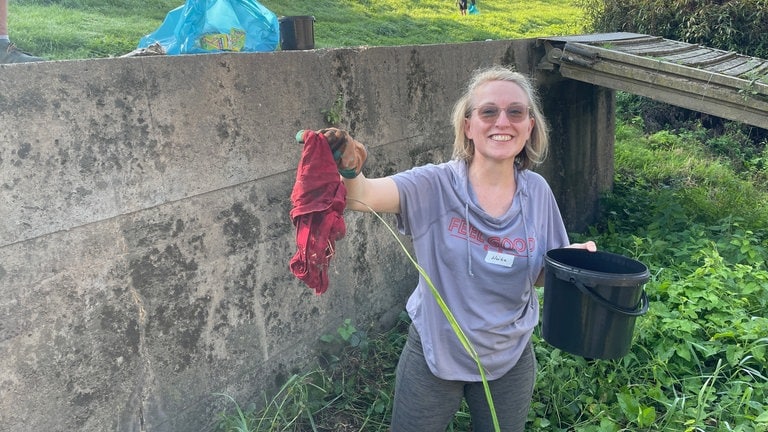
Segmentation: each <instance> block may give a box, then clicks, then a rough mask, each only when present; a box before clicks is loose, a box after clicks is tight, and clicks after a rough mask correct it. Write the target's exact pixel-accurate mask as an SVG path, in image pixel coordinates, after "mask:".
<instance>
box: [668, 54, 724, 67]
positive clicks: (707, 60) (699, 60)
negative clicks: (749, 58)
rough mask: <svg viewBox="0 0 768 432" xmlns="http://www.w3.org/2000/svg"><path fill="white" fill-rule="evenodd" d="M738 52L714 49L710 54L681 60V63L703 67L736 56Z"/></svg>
mask: <svg viewBox="0 0 768 432" xmlns="http://www.w3.org/2000/svg"><path fill="white" fill-rule="evenodd" d="M735 56H736V54H734V53H729V52H722V51H713V52H711V53H708V54H704V55H700V56H697V57H692V58H687V59H685V60H681V61H680V63H681V64H683V65H686V66H689V67H701V66H707V65H710V64H716V63H720V62H722V61H726V60H728V59H731V58H733V57H735Z"/></svg>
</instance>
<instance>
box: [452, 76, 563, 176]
mask: <svg viewBox="0 0 768 432" xmlns="http://www.w3.org/2000/svg"><path fill="white" fill-rule="evenodd" d="M492 81H508V82H512V83H515V84H517V85H518V86H519V87H520V88H521V89H522V90H523V92H524V93H525V94H526V96H527V97H528V103H529V105H530V108H529V109H530V115H531V116H532V117H533V119H534V126H533V130H532V131H531V137H530V138H529V139H528V141H527V142H526V143H525V147H524V148H523V151H521V152H520V154H519V155H517V157H516V158H515V164H516V165H517V167H518V168H520V169H521V170H525V169H530V168H533V167H534V166H536V165H538V164H540V163H542V162H543V161H544V159H545V158H546V155H547V149H548V147H549V127H548V125H547V120H546V119H545V118H544V115H543V114H542V113H541V108H540V106H539V105H540V102H539V96H538V94H537V93H536V89H535V88H534V87H533V85H532V84H531V82H530V80H529V79H528V78H527V77H526V76H525V75H523V74H521V73H519V72H515V71H513V70H511V69H508V68H506V67H503V66H498V65H497V66H491V67H488V68H483V69H478V70H476V71H475V72H474V73H473V74H472V77H471V78H470V80H469V84H468V85H467V88H466V90H465V91H464V94H463V95H462V96H461V97H460V98H459V100H458V101H456V104H455V105H454V107H453V114H452V115H451V119H452V122H453V129H454V141H453V158H454V159H459V160H464V161H467V162H470V161H472V157H473V156H474V154H475V144H474V143H473V142H472V140H470V139H468V138H467V136H466V134H465V128H464V123H465V119H468V118H469V117H470V116H471V115H472V109H473V108H474V107H473V106H472V96H473V95H474V92H475V90H477V88H478V87H480V86H481V85H483V84H485V83H488V82H492Z"/></svg>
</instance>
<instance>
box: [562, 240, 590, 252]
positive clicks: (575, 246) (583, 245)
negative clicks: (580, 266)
mask: <svg viewBox="0 0 768 432" xmlns="http://www.w3.org/2000/svg"><path fill="white" fill-rule="evenodd" d="M566 247H568V248H573V249H586V250H588V251H590V252H597V244H595V242H593V241H592V240H590V241H588V242H585V243H572V244H571V245H570V246H566Z"/></svg>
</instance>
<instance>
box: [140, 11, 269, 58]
mask: <svg viewBox="0 0 768 432" xmlns="http://www.w3.org/2000/svg"><path fill="white" fill-rule="evenodd" d="M154 43H159V44H160V45H161V46H162V47H163V49H164V50H165V53H166V54H169V55H174V54H195V53H214V52H228V51H236V52H237V51H246V52H248V51H259V52H266V51H274V50H276V49H277V46H278V44H279V43H280V24H279V23H278V20H277V15H275V14H274V13H273V12H272V11H270V10H269V9H267V8H265V7H264V6H262V5H261V4H260V3H259V2H257V1H256V0H187V1H186V3H185V4H184V5H182V6H179V7H177V8H176V9H173V10H172V11H170V12H168V15H166V17H165V20H164V21H163V23H162V25H160V27H158V29H157V30H155V31H154V32H152V33H150V34H148V35H146V36H144V37H143V38H141V40H140V41H139V46H138V47H139V48H147V47H148V46H150V45H152V44H154Z"/></svg>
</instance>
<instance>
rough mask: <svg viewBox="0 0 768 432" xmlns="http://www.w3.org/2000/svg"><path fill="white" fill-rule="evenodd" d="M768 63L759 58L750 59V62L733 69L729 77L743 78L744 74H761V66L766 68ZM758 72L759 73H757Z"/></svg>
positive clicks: (729, 72)
mask: <svg viewBox="0 0 768 432" xmlns="http://www.w3.org/2000/svg"><path fill="white" fill-rule="evenodd" d="M766 63H767V62H766V61H765V60H761V59H758V58H754V57H752V58H749V61H747V62H746V63H745V64H743V65H741V66H739V67H736V68H733V69H732V70H729V71H728V75H731V76H742V75H744V74H757V75H759V74H760V72H759V71H760V69H761V66H764V65H765V64H766ZM755 70H757V71H755Z"/></svg>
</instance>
